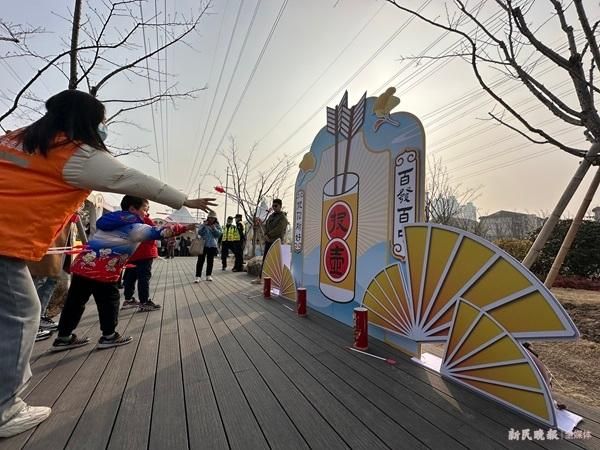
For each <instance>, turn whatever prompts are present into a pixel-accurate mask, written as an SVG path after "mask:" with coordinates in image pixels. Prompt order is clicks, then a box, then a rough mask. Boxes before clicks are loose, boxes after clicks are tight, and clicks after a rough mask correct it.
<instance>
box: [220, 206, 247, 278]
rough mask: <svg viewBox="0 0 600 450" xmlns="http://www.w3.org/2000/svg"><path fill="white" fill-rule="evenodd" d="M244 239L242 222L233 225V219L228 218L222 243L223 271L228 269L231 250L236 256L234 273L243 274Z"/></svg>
mask: <svg viewBox="0 0 600 450" xmlns="http://www.w3.org/2000/svg"><path fill="white" fill-rule="evenodd" d="M243 239H244V228H243V224H242V223H241V222H238V223H237V224H234V223H233V217H231V216H229V217H227V224H226V225H225V226H224V227H223V237H222V241H221V262H222V263H223V270H225V269H227V257H228V256H229V250H231V252H232V253H233V255H234V256H235V263H234V265H233V269H232V272H241V271H242V270H243V265H244V260H243V254H242V241H243Z"/></svg>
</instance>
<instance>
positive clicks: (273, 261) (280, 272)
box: [262, 239, 296, 302]
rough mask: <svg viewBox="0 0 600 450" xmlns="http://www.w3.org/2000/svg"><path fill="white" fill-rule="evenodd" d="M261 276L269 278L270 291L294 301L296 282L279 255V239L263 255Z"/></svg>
mask: <svg viewBox="0 0 600 450" xmlns="http://www.w3.org/2000/svg"><path fill="white" fill-rule="evenodd" d="M264 258H265V259H264V262H263V269H262V277H263V278H264V277H270V278H271V291H275V293H276V294H278V295H279V296H280V297H283V298H286V299H288V300H291V301H293V302H295V301H296V282H295V281H294V277H293V276H292V272H291V271H290V269H289V267H287V266H286V265H285V264H283V258H282V257H281V239H277V240H276V241H275V242H273V244H272V245H271V247H270V248H269V251H268V252H267V254H266V255H265V257H264Z"/></svg>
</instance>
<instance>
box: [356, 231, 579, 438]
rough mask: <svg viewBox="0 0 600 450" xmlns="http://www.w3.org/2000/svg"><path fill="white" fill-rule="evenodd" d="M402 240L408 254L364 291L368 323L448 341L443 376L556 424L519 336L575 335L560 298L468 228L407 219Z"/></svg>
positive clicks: (418, 339) (546, 390) (412, 336)
mask: <svg viewBox="0 0 600 450" xmlns="http://www.w3.org/2000/svg"><path fill="white" fill-rule="evenodd" d="M404 239H405V244H406V246H405V247H406V259H405V260H404V261H403V262H400V263H396V264H393V265H390V266H388V267H386V268H385V269H384V270H382V271H381V272H379V273H378V274H377V275H376V276H375V277H374V278H373V279H372V280H371V282H370V284H369V286H368V287H367V289H366V291H365V294H364V297H363V306H364V307H365V308H367V309H368V310H369V322H370V324H371V325H374V326H376V327H379V328H381V329H383V330H384V331H386V332H391V333H394V334H398V335H401V336H404V337H406V338H408V339H411V340H413V341H416V342H427V341H441V342H446V344H447V348H446V353H445V356H444V359H443V363H442V367H441V372H442V375H444V376H446V377H449V378H452V379H453V380H455V381H457V382H459V383H461V384H463V385H465V386H468V387H469V388H471V389H474V390H476V391H478V392H480V393H483V394H485V395H487V396H489V397H491V398H493V399H495V400H497V401H499V402H501V403H503V404H505V405H508V406H510V407H512V408H514V409H516V410H517V411H520V412H522V413H524V414H526V415H528V416H529V417H532V418H535V419H537V420H539V421H541V422H543V423H545V424H549V425H552V426H555V425H556V417H555V415H554V409H553V406H552V399H551V395H550V391H549V388H548V386H546V384H545V382H544V380H543V377H542V376H541V374H540V373H539V370H538V369H537V367H536V366H535V364H534V363H533V361H532V359H531V358H530V357H529V355H528V353H527V351H526V350H524V348H523V347H522V346H521V344H520V343H519V340H534V339H574V338H577V337H578V336H579V332H578V331H577V328H576V327H575V325H574V323H573V321H572V320H571V318H570V317H569V315H568V314H567V312H566V311H565V310H564V308H563V307H562V306H561V305H560V303H559V302H558V300H556V298H555V297H554V296H553V295H552V294H551V293H550V291H549V290H548V289H547V288H546V287H545V286H544V285H543V284H542V283H541V282H540V281H539V280H538V279H537V278H536V277H535V276H534V275H533V274H531V273H530V272H529V271H528V270H527V269H526V268H525V267H523V266H522V265H521V264H520V263H519V262H518V261H516V260H515V259H514V258H512V257H511V256H510V255H508V254H507V253H505V252H504V251H503V250H501V249H499V248H497V247H496V246H494V245H493V244H491V243H489V242H487V241H485V240H484V239H482V238H480V237H478V236H475V235H473V234H471V233H468V232H466V231H463V230H458V229H454V228H451V227H448V226H444V225H438V224H410V225H406V226H405V227H404Z"/></svg>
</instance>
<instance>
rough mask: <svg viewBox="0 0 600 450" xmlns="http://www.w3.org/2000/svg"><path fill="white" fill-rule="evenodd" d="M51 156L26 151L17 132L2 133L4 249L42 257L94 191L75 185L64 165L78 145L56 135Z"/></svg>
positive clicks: (0, 188)
mask: <svg viewBox="0 0 600 450" xmlns="http://www.w3.org/2000/svg"><path fill="white" fill-rule="evenodd" d="M59 139H60V141H62V140H64V141H65V142H66V143H64V144H61V145H57V146H55V147H52V148H51V149H50V150H49V151H48V155H47V156H46V157H44V156H42V155H40V154H37V153H34V154H29V153H26V152H24V151H23V148H22V146H21V144H20V143H19V142H18V140H17V139H15V133H10V134H8V135H5V136H1V137H0V229H1V230H2V231H1V233H2V239H0V255H2V256H9V257H13V258H19V259H24V260H29V261H39V260H40V259H42V257H43V256H44V254H45V253H46V251H47V250H48V247H50V245H51V244H52V242H53V241H54V239H55V237H56V236H57V235H58V234H59V233H60V231H61V230H62V229H63V227H64V226H65V224H66V223H67V222H68V221H69V219H70V218H71V216H72V215H73V212H74V211H77V209H78V208H79V207H80V206H81V204H82V203H83V202H84V201H85V199H86V197H87V196H88V195H89V193H90V192H91V191H89V190H83V189H80V188H77V187H74V186H71V185H70V184H68V183H67V182H66V181H64V179H63V168H64V166H65V164H66V163H67V161H68V160H69V158H71V156H73V154H74V153H75V152H76V151H77V148H78V145H76V144H74V143H72V142H70V141H66V139H64V137H63V136H57V142H60V141H58V140H59Z"/></svg>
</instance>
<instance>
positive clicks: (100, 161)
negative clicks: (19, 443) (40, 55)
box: [0, 90, 215, 437]
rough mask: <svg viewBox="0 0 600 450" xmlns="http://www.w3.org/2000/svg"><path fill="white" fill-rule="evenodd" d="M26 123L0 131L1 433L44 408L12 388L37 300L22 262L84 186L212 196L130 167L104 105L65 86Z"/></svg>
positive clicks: (29, 422) (39, 250)
mask: <svg viewBox="0 0 600 450" xmlns="http://www.w3.org/2000/svg"><path fill="white" fill-rule="evenodd" d="M46 110H47V112H46V114H45V115H44V116H43V117H42V118H41V119H39V120H38V121H36V122H34V123H33V124H31V125H29V126H27V127H25V128H22V129H19V130H16V131H14V132H10V133H8V134H6V135H4V136H0V227H1V229H2V239H0V437H8V436H13V435H15V434H18V433H21V432H23V431H26V430H28V429H30V428H32V427H34V426H36V425H37V424H38V423H40V422H42V421H43V420H44V419H46V418H47V417H48V415H49V414H50V408H47V407H43V406H41V407H32V406H28V405H26V404H25V402H23V400H21V399H20V398H19V393H20V392H21V391H22V390H23V388H24V387H25V384H26V383H27V382H28V381H29V378H30V377H31V370H30V367H29V358H30V356H31V351H32V348H33V343H34V340H35V335H36V332H37V330H38V326H39V321H40V301H39V299H38V296H37V293H36V290H35V286H34V284H33V281H32V279H31V275H30V273H29V270H28V269H27V266H26V262H27V261H39V260H40V259H41V258H42V257H43V256H44V254H45V253H46V251H47V250H48V248H49V247H50V245H51V243H52V241H53V240H54V238H55V237H56V236H57V234H58V233H59V232H60V230H61V229H62V228H63V225H64V224H65V223H66V222H67V221H68V220H69V218H70V217H71V214H72V213H73V211H75V210H77V208H78V207H79V205H80V204H81V203H83V201H84V200H85V198H86V197H87V196H88V195H89V193H90V192H91V190H93V189H96V190H99V191H107V192H116V193H120V194H129V195H133V196H137V197H143V198H147V199H149V200H153V201H155V202H158V203H162V204H164V205H168V206H170V207H172V208H175V209H179V208H181V207H182V206H187V207H190V208H197V209H202V210H203V211H209V210H210V206H215V204H214V203H212V201H213V200H214V199H212V198H198V199H187V198H186V196H185V195H184V194H182V193H181V192H179V191H178V190H177V189H175V188H173V187H171V186H168V185H167V184H165V183H163V182H161V181H159V180H157V179H155V178H152V177H150V176H148V175H145V174H143V173H141V172H139V171H137V170H134V169H131V168H129V167H127V166H124V165H123V164H122V163H120V162H119V161H118V160H117V159H116V158H115V157H113V156H112V155H111V154H110V152H109V151H108V149H107V148H106V146H105V144H104V139H105V137H106V127H105V125H104V121H105V117H106V116H105V109H104V105H103V104H102V103H101V102H100V101H99V100H97V99H96V98H94V97H92V96H91V95H89V94H86V93H84V92H81V91H76V90H68V91H63V92H61V93H59V94H56V95H54V96H53V97H51V98H50V99H48V101H47V102H46Z"/></svg>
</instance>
